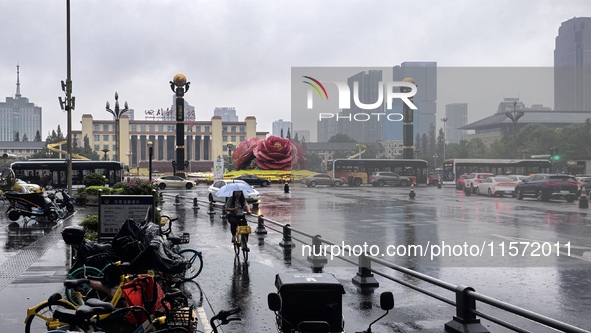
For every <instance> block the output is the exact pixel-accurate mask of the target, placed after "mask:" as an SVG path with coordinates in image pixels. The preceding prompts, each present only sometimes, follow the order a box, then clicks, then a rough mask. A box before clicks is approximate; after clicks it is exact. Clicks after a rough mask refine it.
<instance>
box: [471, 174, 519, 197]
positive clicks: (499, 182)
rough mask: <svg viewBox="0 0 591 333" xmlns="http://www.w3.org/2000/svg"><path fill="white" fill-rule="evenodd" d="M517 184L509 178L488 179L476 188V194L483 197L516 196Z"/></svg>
mask: <svg viewBox="0 0 591 333" xmlns="http://www.w3.org/2000/svg"><path fill="white" fill-rule="evenodd" d="M515 186H517V184H515V182H513V180H512V179H511V178H509V177H502V176H499V177H488V178H486V179H485V180H484V181H483V182H481V183H479V184H478V185H477V186H476V193H478V194H482V195H488V196H489V197H493V196H497V195H498V196H501V197H502V196H503V195H511V196H514V194H515Z"/></svg>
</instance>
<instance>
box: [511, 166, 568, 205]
mask: <svg viewBox="0 0 591 333" xmlns="http://www.w3.org/2000/svg"><path fill="white" fill-rule="evenodd" d="M578 190H579V188H578V186H577V181H576V180H575V177H573V176H571V175H564V174H554V175H553V174H544V173H538V174H535V175H532V176H530V177H529V178H527V179H525V180H523V181H522V182H521V183H519V184H517V186H516V187H515V196H516V197H517V199H518V200H523V197H525V196H532V197H534V198H536V199H538V200H540V201H548V200H550V199H566V201H567V202H573V201H575V199H576V198H577V192H578Z"/></svg>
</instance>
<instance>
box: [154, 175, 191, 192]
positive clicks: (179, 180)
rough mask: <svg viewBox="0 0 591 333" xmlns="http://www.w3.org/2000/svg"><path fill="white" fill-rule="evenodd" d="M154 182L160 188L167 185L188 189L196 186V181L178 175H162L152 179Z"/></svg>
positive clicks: (162, 188)
mask: <svg viewBox="0 0 591 333" xmlns="http://www.w3.org/2000/svg"><path fill="white" fill-rule="evenodd" d="M154 184H155V185H156V186H158V188H160V189H161V190H164V189H165V188H167V187H174V188H186V189H188V190H190V189H192V188H193V187H195V186H197V183H196V182H194V181H192V180H189V179H185V178H183V177H179V176H162V177H159V178H156V179H155V180H154Z"/></svg>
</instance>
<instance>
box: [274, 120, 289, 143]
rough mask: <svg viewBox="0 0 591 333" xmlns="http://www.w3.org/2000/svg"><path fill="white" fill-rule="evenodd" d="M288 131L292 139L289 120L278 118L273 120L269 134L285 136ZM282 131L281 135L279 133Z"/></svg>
mask: <svg viewBox="0 0 591 333" xmlns="http://www.w3.org/2000/svg"><path fill="white" fill-rule="evenodd" d="M288 131H289V136H290V137H291V138H292V139H293V128H292V124H291V121H288V120H283V119H279V120H275V121H274V122H273V130H272V131H271V135H274V136H280V137H284V138H287V132H288ZM282 133H283V135H281V134H282Z"/></svg>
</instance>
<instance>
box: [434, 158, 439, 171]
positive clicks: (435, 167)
mask: <svg viewBox="0 0 591 333" xmlns="http://www.w3.org/2000/svg"><path fill="white" fill-rule="evenodd" d="M438 157H439V156H437V154H435V155H433V170H435V169H437V158H438Z"/></svg>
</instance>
